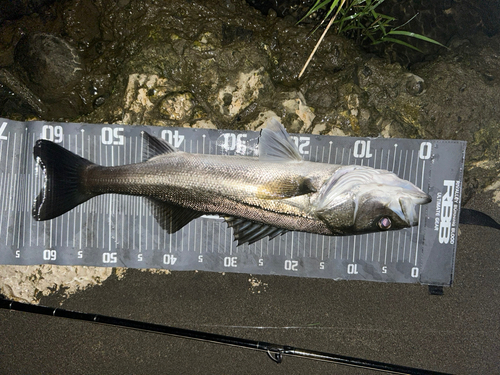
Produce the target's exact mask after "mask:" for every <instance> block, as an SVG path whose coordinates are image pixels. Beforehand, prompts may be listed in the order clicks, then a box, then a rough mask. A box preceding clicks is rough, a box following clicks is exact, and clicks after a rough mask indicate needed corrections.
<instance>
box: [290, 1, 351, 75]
mask: <svg viewBox="0 0 500 375" xmlns="http://www.w3.org/2000/svg"><path fill="white" fill-rule="evenodd" d="M344 3H345V0H342V3H340V6H339V7H338V9H337V12H336V13H335V15H334V16H333V17H332V19H331V20H330V22H329V23H328V25H327V26H326V29H325V31H323V34H321V37H320V38H319V40H318V42H317V43H316V46H314V49H313V51H312V52H311V54H310V55H309V58H308V59H307V61H306V63H305V64H304V67H303V68H302V70H301V71H300V74H299V79H300V77H302V74H304V71H305V70H306V68H307V66H308V65H309V62H310V61H311V59H312V58H313V56H314V54H315V53H316V50H317V49H318V47H319V45H320V44H321V42H322V41H323V38H324V37H325V35H326V33H327V32H328V30H329V29H330V26H332V24H333V21H335V18H337V15H338V14H339V12H340V9H341V8H342V7H343V6H344Z"/></svg>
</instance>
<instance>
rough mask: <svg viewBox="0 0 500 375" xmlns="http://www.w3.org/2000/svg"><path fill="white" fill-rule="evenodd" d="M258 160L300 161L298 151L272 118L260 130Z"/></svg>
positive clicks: (281, 127) (285, 132)
mask: <svg viewBox="0 0 500 375" xmlns="http://www.w3.org/2000/svg"><path fill="white" fill-rule="evenodd" d="M259 160H261V161H275V162H276V161H282V162H289V161H302V156H300V153H299V149H298V148H297V146H296V145H295V143H294V142H293V141H292V139H291V138H290V136H289V135H288V133H287V131H286V130H285V128H284V127H283V125H281V123H280V122H279V121H278V120H276V119H275V118H272V119H270V120H269V122H268V123H267V127H266V128H265V129H262V131H261V132H260V138H259Z"/></svg>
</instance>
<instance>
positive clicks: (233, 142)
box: [0, 119, 466, 285]
mask: <svg viewBox="0 0 500 375" xmlns="http://www.w3.org/2000/svg"><path fill="white" fill-rule="evenodd" d="M142 131H147V132H148V133H150V134H152V135H154V136H157V137H162V138H163V139H165V140H167V141H168V142H169V143H170V144H172V145H173V146H175V147H176V148H178V149H179V150H181V151H186V152H190V153H201V154H218V155H246V156H256V155H257V152H258V151H257V150H258V136H259V133H258V132H251V131H248V132H247V131H228V130H212V129H191V128H163V127H155V126H128V125H96V124H73V123H52V122H42V121H34V122H17V121H12V120H7V119H0V191H1V195H0V212H1V215H0V264H24V265H28V264H31V265H32V264H43V263H49V264H60V265H85V266H101V267H115V266H116V267H132V268H166V269H170V270H204V271H217V272H242V273H251V274H268V275H269V274H273V275H288V276H298V277H320V278H330V279H335V280H337V279H349V280H371V281H383V282H404V283H422V284H431V285H450V284H451V283H452V281H453V271H454V260H455V251H456V243H457V234H458V233H457V230H458V219H459V212H460V200H461V191H462V176H463V168H464V158H465V146H466V143H465V142H462V141H443V140H416V139H394V138H391V139H386V138H351V137H331V136H319V135H310V134H300V135H291V137H292V139H293V140H294V142H295V143H296V144H297V146H298V149H299V151H300V153H301V155H302V156H303V158H304V160H308V161H316V162H322V163H332V164H344V165H352V164H356V165H364V166H369V167H373V168H378V169H387V170H389V171H391V172H394V173H395V174H397V175H398V176H399V177H400V178H403V179H405V180H408V181H410V182H412V183H413V184H415V185H416V186H418V187H419V188H421V189H422V190H423V191H425V192H426V193H428V194H430V195H431V197H432V202H431V203H429V204H426V205H423V206H420V209H419V223H420V224H419V226H417V227H412V228H407V229H403V230H397V231H388V232H380V233H370V234H363V235H357V236H341V237H333V236H321V235H317V234H310V233H303V232H290V233H286V234H284V235H282V236H278V237H276V238H274V239H273V240H271V241H269V240H268V239H267V238H265V239H263V240H260V241H258V242H256V243H253V244H252V245H248V244H245V245H242V246H236V245H237V243H236V242H235V241H233V235H232V229H231V228H228V226H227V224H226V223H225V222H224V221H223V219H221V218H219V217H218V216H202V217H200V218H198V219H196V220H193V221H192V222H190V223H189V224H188V225H186V226H185V227H183V228H182V229H181V230H179V231H178V232H176V233H174V234H172V235H169V234H168V233H167V232H166V231H164V230H163V229H162V228H161V227H160V225H159V224H157V223H156V220H155V218H154V217H153V214H152V212H151V210H150V208H149V206H148V204H147V203H146V199H144V198H142V197H135V196H123V195H116V194H106V195H100V196H98V197H95V198H93V199H91V200H89V201H87V202H85V203H83V204H81V205H80V206H77V207H76V208H74V209H73V210H71V211H69V212H68V213H66V214H64V215H62V216H60V217H57V218H56V219H53V220H49V221H42V222H40V221H35V220H34V219H33V218H32V216H31V210H32V205H33V202H34V200H35V198H36V196H37V195H38V193H39V191H40V189H41V187H42V186H43V182H44V174H43V171H42V170H41V168H39V167H38V166H37V164H36V161H35V160H34V158H33V146H34V144H35V141H36V140H37V139H40V138H44V139H48V140H51V141H53V142H55V143H58V144H60V145H61V146H63V147H65V148H67V149H69V150H71V151H73V152H74V153H76V154H78V155H80V156H82V157H84V158H86V159H89V160H90V161H92V162H94V163H97V164H100V165H104V166H116V165H123V164H130V163H136V162H141V161H142V155H143V147H144V146H145V145H144V144H143V140H142V136H141V132H142Z"/></svg>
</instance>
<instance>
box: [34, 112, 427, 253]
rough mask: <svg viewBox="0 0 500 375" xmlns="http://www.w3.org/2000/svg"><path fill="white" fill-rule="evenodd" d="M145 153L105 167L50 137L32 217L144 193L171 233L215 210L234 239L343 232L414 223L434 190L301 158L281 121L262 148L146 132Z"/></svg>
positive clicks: (40, 143) (43, 147)
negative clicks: (210, 144)
mask: <svg viewBox="0 0 500 375" xmlns="http://www.w3.org/2000/svg"><path fill="white" fill-rule="evenodd" d="M142 137H143V141H144V142H145V145H146V147H145V148H144V149H145V154H144V157H143V159H144V161H143V162H140V163H134V164H127V165H121V166H110V167H105V166H101V165H97V164H94V163H92V162H91V161H90V160H87V159H85V158H82V157H80V156H78V155H76V154H74V153H73V152H71V151H69V150H67V149H65V148H64V147H62V146H60V145H58V144H56V143H53V142H51V141H49V140H44V139H40V140H37V141H36V143H35V145H34V149H33V154H34V157H35V160H36V162H37V163H38V165H39V166H40V167H41V169H42V170H43V172H44V175H45V178H44V183H43V186H42V189H41V191H40V193H39V194H38V196H37V197H36V200H35V202H34V205H33V210H32V216H33V218H34V219H35V220H38V221H43V220H50V219H53V218H56V217H58V216H60V215H62V214H64V213H66V212H68V211H70V210H71V209H73V208H74V207H76V206H78V205H80V204H82V203H84V202H86V201H87V200H89V199H91V198H93V197H96V196H98V195H101V194H125V195H136V196H143V197H146V198H147V199H148V200H149V202H150V205H151V209H152V212H153V215H154V217H155V219H156V220H157V222H158V223H159V224H160V225H161V227H162V228H163V229H164V230H166V231H167V232H168V233H175V232H177V231H178V230H180V229H181V228H182V227H184V226H185V225H186V224H188V223H189V222H190V221H191V220H194V219H196V218H198V217H200V216H202V215H219V216H220V217H222V218H223V219H224V220H225V221H226V222H227V224H228V226H229V227H231V228H232V230H233V236H234V239H235V240H236V241H237V242H238V246H239V245H242V244H245V243H248V244H252V243H254V242H256V241H259V240H261V239H263V238H266V237H268V238H269V239H270V240H271V239H273V238H275V237H276V236H279V235H282V234H284V233H287V232H290V231H299V232H308V233H317V234H321V235H328V236H346V235H356V234H363V233H372V232H383V231H388V230H398V229H402V228H407V227H411V226H415V225H418V219H419V214H418V207H419V206H420V205H424V204H427V203H429V202H430V201H431V197H430V196H429V195H428V194H427V193H425V192H424V191H422V190H421V189H420V188H418V187H417V186H415V185H414V184H412V183H411V182H409V181H407V180H404V179H401V178H399V177H398V176H397V175H396V174H394V173H392V172H389V171H387V170H383V169H375V168H371V167H366V166H359V165H338V164H327V163H320V162H311V161H305V160H303V159H302V157H301V155H300V153H299V150H298V148H297V146H296V144H295V143H294V142H293V140H292V139H291V137H290V136H289V135H288V133H287V131H286V130H285V128H284V127H283V125H282V124H281V123H280V122H279V121H278V120H277V119H276V118H272V119H271V120H269V121H268V123H267V124H266V127H265V128H264V129H262V130H261V133H260V136H259V141H258V156H256V157H250V156H229V155H206V154H196V153H187V152H182V151H179V150H177V149H175V148H174V147H173V146H172V145H171V144H169V143H168V142H166V141H165V140H163V139H161V138H157V137H154V136H152V135H150V134H148V133H147V132H143V133H142Z"/></svg>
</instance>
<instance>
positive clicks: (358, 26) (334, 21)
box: [299, 0, 447, 78]
mask: <svg viewBox="0 0 500 375" xmlns="http://www.w3.org/2000/svg"><path fill="white" fill-rule="evenodd" d="M383 2H384V0H317V1H316V3H315V4H314V5H313V6H312V7H311V9H309V11H308V12H307V14H306V15H305V16H304V17H303V18H302V19H301V20H300V21H299V22H302V21H303V20H304V19H306V18H308V17H309V16H311V15H312V14H313V13H315V12H318V11H320V10H325V11H326V14H325V16H324V18H323V21H322V22H321V23H320V25H319V26H317V27H316V29H315V30H314V31H316V30H317V29H318V28H319V27H321V26H322V25H323V23H324V22H325V21H326V20H327V19H328V18H330V17H331V18H330V22H329V23H328V25H327V27H326V29H325V31H324V32H323V34H322V36H321V38H320V40H319V41H318V43H317V45H316V47H315V48H314V50H313V52H312V53H311V56H310V57H309V60H308V61H307V62H306V64H305V66H304V68H303V69H302V71H301V73H300V75H299V78H300V76H301V75H302V73H303V72H304V70H305V68H306V67H307V64H308V63H309V61H310V59H311V58H312V56H313V55H314V53H315V52H316V49H317V47H318V45H319V44H320V43H321V41H322V40H323V37H324V35H325V34H326V32H327V31H328V30H329V29H330V27H331V26H333V27H334V29H335V30H336V32H337V34H339V35H344V36H346V37H348V38H351V39H354V40H356V41H357V42H358V43H360V44H365V43H370V44H373V45H376V44H380V43H396V44H400V45H402V46H405V47H408V48H412V49H414V50H417V51H419V52H422V51H421V50H420V49H418V48H417V47H415V46H414V45H412V44H410V43H408V42H406V41H404V40H401V39H399V38H398V37H401V36H404V37H409V38H415V39H420V40H423V41H426V42H429V43H434V44H437V45H439V46H441V47H445V46H444V45H443V44H441V43H439V42H438V41H436V40H434V39H431V38H428V37H426V36H424V35H420V34H417V33H413V32H410V31H403V30H399V29H400V28H402V27H403V26H406V25H407V24H408V23H409V22H411V21H412V20H413V18H415V17H416V15H415V16H414V17H412V18H411V19H410V20H409V21H407V22H406V23H404V24H402V25H399V26H394V22H395V21H396V19H395V18H394V17H391V16H387V15H385V14H381V13H378V12H377V7H378V6H379V5H381V4H382V3H383ZM334 11H335V13H334V15H333V16H332V13H333V12H334ZM445 48H447V47H445Z"/></svg>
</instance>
